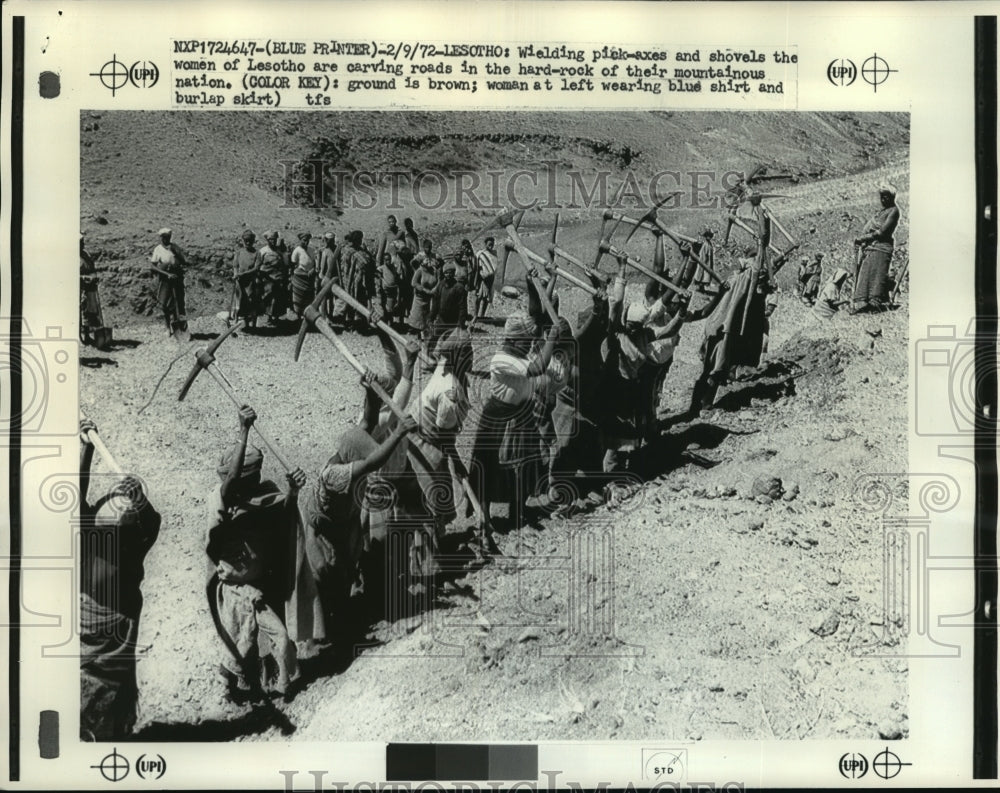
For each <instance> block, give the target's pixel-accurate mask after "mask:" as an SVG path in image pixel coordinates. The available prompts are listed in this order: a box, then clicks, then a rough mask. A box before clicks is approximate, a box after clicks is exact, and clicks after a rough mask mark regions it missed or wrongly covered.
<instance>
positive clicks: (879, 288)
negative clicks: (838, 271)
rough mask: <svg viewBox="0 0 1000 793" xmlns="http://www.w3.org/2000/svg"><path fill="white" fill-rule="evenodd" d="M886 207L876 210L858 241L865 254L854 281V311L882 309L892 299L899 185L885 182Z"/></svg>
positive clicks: (882, 196)
mask: <svg viewBox="0 0 1000 793" xmlns="http://www.w3.org/2000/svg"><path fill="white" fill-rule="evenodd" d="M878 197H879V202H880V203H881V205H882V208H881V209H880V210H879V211H878V212H876V213H875V216H874V217H873V218H872V219H871V220H869V221H868V222H867V223H866V224H865V227H864V229H863V231H862V234H861V236H860V237H858V238H857V239H855V240H854V244H855V245H856V246H858V247H859V248H860V249H861V250H860V256H861V267H860V268H859V269H858V277H857V281H856V282H855V284H854V305H853V307H852V309H851V313H858V312H863V311H872V310H878V309H880V308H882V307H883V306H884V305H885V304H887V303H888V301H889V263H890V262H891V261H892V253H893V248H894V245H895V241H894V237H893V235H894V234H895V231H896V226H897V225H899V217H900V216H899V207H897V206H896V188H895V187H893V186H892V185H890V184H883V185H882V186H881V187H880V188H879V193H878Z"/></svg>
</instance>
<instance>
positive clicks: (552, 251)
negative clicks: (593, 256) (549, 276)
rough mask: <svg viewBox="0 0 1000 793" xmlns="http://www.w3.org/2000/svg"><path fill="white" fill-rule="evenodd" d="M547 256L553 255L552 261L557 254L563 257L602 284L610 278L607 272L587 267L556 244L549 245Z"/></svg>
mask: <svg viewBox="0 0 1000 793" xmlns="http://www.w3.org/2000/svg"><path fill="white" fill-rule="evenodd" d="M549 256H550V257H553V261H554V257H555V256H558V257H559V258H561V259H565V260H566V261H567V262H569V263H570V264H575V265H576V266H577V267H579V268H580V269H581V270H583V271H584V272H585V273H586V274H587V275H589V276H590V277H591V278H596V279H597V280H598V281H601V282H602V283H604V284H607V283H608V282H609V281H610V280H611V276H610V275H608V274H607V273H602V272H601V271H600V270H595V269H594V268H593V267H588V266H587V265H586V264H584V263H583V262H582V261H580V260H579V259H578V258H576V257H575V256H574V255H573V254H571V253H569V252H568V251H565V250H563V249H562V248H560V247H559V246H558V245H550V246H549Z"/></svg>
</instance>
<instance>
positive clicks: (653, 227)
mask: <svg viewBox="0 0 1000 793" xmlns="http://www.w3.org/2000/svg"><path fill="white" fill-rule="evenodd" d="M609 211H610V210H609ZM605 214H608V213H607V212H605ZM647 214H648V213H647ZM610 217H611V218H613V219H616V220H618V221H619V222H620V223H628V224H630V225H633V226H635V227H636V228H639V226H640V225H641V226H642V228H644V229H646V230H648V231H651V232H653V233H654V234H655V233H657V232H660V233H662V234H664V235H666V236H667V237H669V238H670V240H671V241H672V242H673V243H674V244H675V245H677V246H678V247H680V245H681V243H682V242H686V243H688V244H689V245H693V244H694V243H696V242H697V241H698V240H697V239H696V238H694V237H689V236H688V235H686V234H682V233H681V232H679V231H674V230H673V229H672V228H670V227H669V226H667V225H666V224H665V223H664V222H663V221H661V220H660V219H659V218H653V219H652V220H637V219H636V218H632V217H629V216H628V215H622V214H620V213H617V212H611V214H610ZM631 236H632V235H631V234H630V235H629V237H630V238H631ZM608 241H609V240H605V242H608ZM603 253H604V252H602V254H601V255H603ZM688 255H689V256H690V257H691V258H692V259H694V260H695V261H696V262H697V263H698V264H700V265H701V266H702V267H703V268H705V272H707V273H708V274H709V275H710V276H712V278H714V279H715V280H716V281H717V282H718V283H720V284H721V283H722V281H723V279H722V277H721V276H720V275H719V274H718V273H717V272H715V270H713V269H712V268H711V267H709V266H708V264H706V263H705V261H704V260H703V259H702V258H701V257H700V256H699V255H698V254H697V253H695V252H694V249H693V248H692V249H691V250H689V251H688ZM598 261H600V259H598Z"/></svg>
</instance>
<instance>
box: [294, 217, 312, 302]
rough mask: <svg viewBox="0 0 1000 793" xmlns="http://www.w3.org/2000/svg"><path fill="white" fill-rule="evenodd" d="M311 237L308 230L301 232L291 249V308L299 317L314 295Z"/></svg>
mask: <svg viewBox="0 0 1000 793" xmlns="http://www.w3.org/2000/svg"><path fill="white" fill-rule="evenodd" d="M311 239H312V234H310V233H309V232H308V231H303V232H301V233H300V234H299V244H298V245H296V246H295V250H293V251H292V279H291V282H292V310H293V311H295V313H296V315H297V316H298V317H299V318H301V317H302V314H303V312H305V310H306V306H308V305H309V304H310V303H312V301H313V298H314V297H315V296H316V255H315V253H314V251H313V250H312V248H310V247H309V241H310V240H311Z"/></svg>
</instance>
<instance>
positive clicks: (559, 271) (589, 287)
mask: <svg viewBox="0 0 1000 793" xmlns="http://www.w3.org/2000/svg"><path fill="white" fill-rule="evenodd" d="M504 245H505V246H506V247H507V248H508V249H510V250H511V251H516V250H517V246H515V245H514V243H513V242H511V241H510V240H507V241H506V242H505V243H504ZM525 250H527V251H528V255H529V256H530V257H531V258H532V261H534V262H537V263H538V264H540V265H542V266H543V267H544V268H545V269H546V270H548V271H549V273H550V275H551V274H552V273H555V274H556V275H561V276H562V277H563V278H565V279H566V280H567V281H569V282H570V283H571V284H573V285H575V286H578V287H580V288H581V289H582V290H583V291H584V292H587V293H588V294H591V295H596V294H597V290H596V289H595V288H594V285H593V284H591V283H588V282H587V281H584V280H583V279H582V278H580V277H579V276H578V275H576V274H575V273H572V272H570V271H569V270H567V269H566V268H564V267H560V266H559V265H558V264H554V263H550V262H551V260H552V259H553V258H554V253H555V249H554V247H553V246H550V248H549V254H550V257H551V258H550V260H549V261H546V260H545V259H544V258H542V257H541V256H539V255H538V254H537V253H535V252H534V251H533V250H531V249H529V248H525ZM553 280H555V279H554V278H553ZM550 284H551V281H550Z"/></svg>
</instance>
